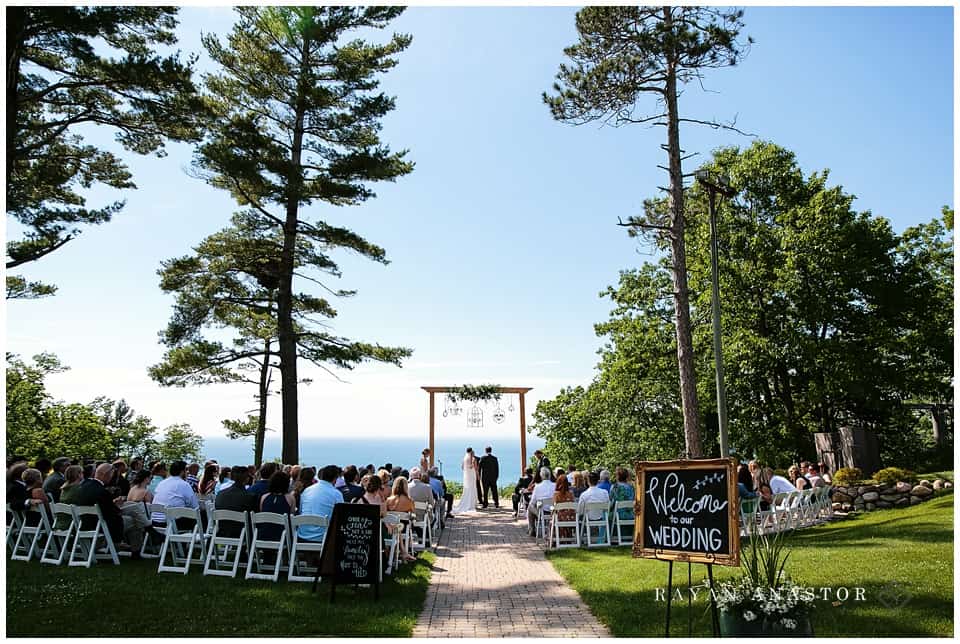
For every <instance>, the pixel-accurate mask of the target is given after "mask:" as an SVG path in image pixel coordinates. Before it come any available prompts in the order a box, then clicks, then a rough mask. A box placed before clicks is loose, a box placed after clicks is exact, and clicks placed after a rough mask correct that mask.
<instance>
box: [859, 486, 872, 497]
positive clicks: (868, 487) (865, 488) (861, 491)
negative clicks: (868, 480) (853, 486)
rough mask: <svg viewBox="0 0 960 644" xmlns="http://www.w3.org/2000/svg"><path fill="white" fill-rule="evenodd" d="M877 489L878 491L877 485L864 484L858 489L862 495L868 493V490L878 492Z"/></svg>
mask: <svg viewBox="0 0 960 644" xmlns="http://www.w3.org/2000/svg"><path fill="white" fill-rule="evenodd" d="M876 491H877V486H876V485H864V486H862V487H861V488H859V490H858V492H859V493H860V494H861V495H864V494H866V493H867V492H876Z"/></svg>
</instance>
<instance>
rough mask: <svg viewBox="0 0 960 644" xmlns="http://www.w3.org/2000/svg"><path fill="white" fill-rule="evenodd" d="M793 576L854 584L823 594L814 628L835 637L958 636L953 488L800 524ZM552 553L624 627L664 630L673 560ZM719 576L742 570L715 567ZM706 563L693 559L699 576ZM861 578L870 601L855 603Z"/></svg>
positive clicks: (680, 580)
mask: <svg viewBox="0 0 960 644" xmlns="http://www.w3.org/2000/svg"><path fill="white" fill-rule="evenodd" d="M789 542H790V544H791V545H792V547H793V552H792V554H791V555H790V559H789V560H788V563H787V570H788V572H789V573H790V574H791V576H792V577H793V578H794V579H795V580H796V581H797V582H799V583H802V584H803V585H805V586H813V587H825V586H832V587H838V586H845V587H847V588H849V589H850V591H849V592H850V597H849V599H848V600H847V601H844V602H839V601H836V599H835V598H831V600H830V601H822V600H819V601H818V602H817V606H816V611H815V613H814V618H813V626H814V632H815V633H816V634H817V635H818V636H820V635H826V636H851V637H852V636H859V637H868V636H876V635H881V636H882V635H921V636H923V635H926V636H952V635H953V632H954V628H953V495H952V494H946V495H943V496H940V497H938V498H936V499H934V500H932V501H929V502H927V503H923V504H921V505H917V506H913V507H910V508H905V509H901V510H884V511H880V512H870V513H865V514H861V515H857V516H855V517H852V518H849V519H846V520H840V521H835V522H832V523H830V524H827V525H822V526H818V527H814V528H807V529H804V530H800V531H798V532H796V533H795V534H793V535H792V536H791V537H790V538H789ZM549 558H550V560H551V562H552V563H553V565H554V566H555V567H556V568H557V570H559V572H560V574H561V575H563V577H564V578H565V579H566V580H567V581H568V582H569V583H570V585H571V586H573V587H574V588H575V589H576V590H577V592H579V593H580V596H581V597H582V598H583V600H584V601H585V602H586V603H587V604H588V605H589V606H590V609H591V610H592V611H593V613H594V614H595V615H596V616H597V617H598V618H599V619H600V620H601V621H602V622H603V623H604V624H606V625H607V627H609V628H610V630H611V632H612V633H613V634H614V635H617V636H634V637H636V636H657V637H662V636H663V628H664V616H665V604H664V603H663V602H662V601H660V602H658V601H656V597H655V588H665V587H666V583H667V563H665V562H660V561H653V560H647V559H633V558H632V557H631V555H630V552H629V549H628V548H617V549H614V548H603V549H598V550H592V551H585V550H561V551H558V552H552V553H550V555H549ZM714 572H715V576H716V577H717V578H719V579H725V578H729V577H734V576H738V575H739V569H738V568H727V567H721V566H715V567H714ZM705 576H706V567H705V566H703V565H696V564H695V565H693V583H694V584H697V583H700V582H701V581H702V580H703V578H704V577H705ZM686 581H687V567H686V566H685V565H681V564H675V565H674V584H675V585H678V584H679V585H681V586H682V588H681V589H683V588H685V586H686ZM855 587H861V588H864V590H865V601H861V602H855V601H852V600H853V598H854V592H855V591H854V590H853V588H855ZM673 606H674V608H673V614H672V622H673V623H672V628H671V634H672V635H674V636H678V635H686V633H687V615H688V612H687V603H686V601H684V602H683V603H678V602H674V604H673ZM708 611H709V602H708V601H707V600H705V599H704V594H703V593H702V592H701V593H700V598H699V599H698V600H696V601H694V602H693V605H692V611H691V613H692V615H693V618H694V624H693V634H694V635H709V634H710V620H709V613H708Z"/></svg>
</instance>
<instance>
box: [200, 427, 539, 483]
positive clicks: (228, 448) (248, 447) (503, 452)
mask: <svg viewBox="0 0 960 644" xmlns="http://www.w3.org/2000/svg"><path fill="white" fill-rule="evenodd" d="M543 444H544V441H543V439H541V438H539V437H537V436H530V435H528V436H527V459H528V460H529V458H530V457H531V456H532V455H533V450H535V449H537V448H539V447H543ZM487 445H490V446H491V447H493V454H494V456H496V457H497V458H498V459H499V461H500V484H501V485H506V484H507V483H511V482H515V481H516V480H517V479H518V478H520V439H519V437H517V438H512V439H511V438H500V439H496V440H490V441H488V442H484V441H483V440H480V441H476V442H473V443H470V442H468V441H467V440H464V439H449V440H446V441H440V440H438V441H437V443H436V450H437V453H436V456H435V457H434V462H435V463H437V465H438V466H440V464H441V463H442V468H443V476H444V477H445V478H447V479H448V480H452V481H460V480H461V478H462V473H461V470H460V461H461V459H462V458H463V454H464V450H466V448H467V447H473V451H474V452H476V453H477V455H478V456H482V455H483V449H484V447H486V446H487ZM425 447H427V441H425V440H419V439H409V438H404V439H389V438H384V439H346V438H343V439H331V438H304V439H301V440H300V462H301V463H303V464H308V465H318V466H321V467H322V466H323V465H330V464H336V465H341V466H343V465H359V466H363V465H366V464H368V463H373V464H374V465H375V466H377V467H380V466H381V465H383V464H384V463H393V464H394V465H399V466H400V467H403V468H405V469H410V468H411V467H413V466H414V465H416V464H417V463H418V462H419V461H420V452H421V451H423V449H424V448H425ZM203 454H204V456H206V457H207V458H215V459H217V462H218V463H220V464H221V465H239V464H249V463H252V462H253V441H252V440H249V439H244V440H236V441H232V440H230V439H228V438H226V437H219V436H213V437H207V438H205V439H204V446H203ZM279 455H280V437H279V436H268V437H267V440H266V442H265V445H264V450H263V456H264V459H265V460H273V459H274V458H275V457H278V456H279Z"/></svg>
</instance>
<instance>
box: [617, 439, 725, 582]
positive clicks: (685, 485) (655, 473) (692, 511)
mask: <svg viewBox="0 0 960 644" xmlns="http://www.w3.org/2000/svg"><path fill="white" fill-rule="evenodd" d="M636 468H637V500H636V522H635V525H634V540H633V556H634V557H646V558H648V559H666V560H672V561H691V562H698V563H707V564H711V563H715V564H720V565H723V566H739V565H740V523H739V517H738V513H739V506H738V498H739V497H738V494H737V479H736V462H735V461H734V460H733V459H732V458H731V459H724V458H718V459H708V460H691V461H660V462H637V464H636Z"/></svg>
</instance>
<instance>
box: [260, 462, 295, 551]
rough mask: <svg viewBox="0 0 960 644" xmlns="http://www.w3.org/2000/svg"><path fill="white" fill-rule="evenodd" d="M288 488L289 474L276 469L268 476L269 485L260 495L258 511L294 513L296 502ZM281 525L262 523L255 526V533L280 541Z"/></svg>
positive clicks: (266, 539)
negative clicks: (264, 492) (265, 491)
mask: <svg viewBox="0 0 960 644" xmlns="http://www.w3.org/2000/svg"><path fill="white" fill-rule="evenodd" d="M289 489H290V475H289V474H286V473H285V472H283V471H282V470H278V471H276V472H274V473H273V476H271V477H270V487H268V488H267V493H266V494H264V495H262V496H261V497H260V512H273V513H274V514H294V513H295V512H296V509H297V502H296V500H295V499H294V497H293V494H291V493H290V492H289V491H288V490H289ZM281 532H283V526H279V525H273V524H264V525H261V526H259V527H258V528H257V535H258V538H259V537H263V539H264V540H265V541H280V533H281Z"/></svg>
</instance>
